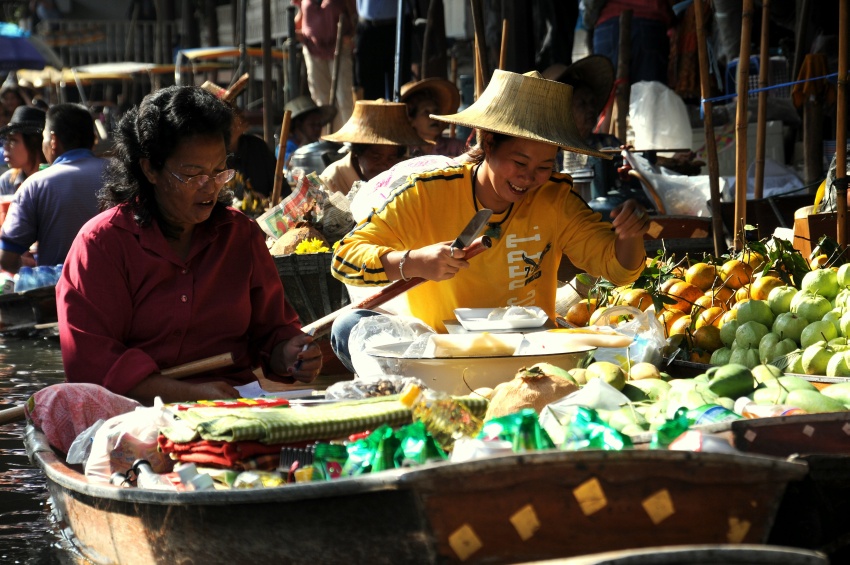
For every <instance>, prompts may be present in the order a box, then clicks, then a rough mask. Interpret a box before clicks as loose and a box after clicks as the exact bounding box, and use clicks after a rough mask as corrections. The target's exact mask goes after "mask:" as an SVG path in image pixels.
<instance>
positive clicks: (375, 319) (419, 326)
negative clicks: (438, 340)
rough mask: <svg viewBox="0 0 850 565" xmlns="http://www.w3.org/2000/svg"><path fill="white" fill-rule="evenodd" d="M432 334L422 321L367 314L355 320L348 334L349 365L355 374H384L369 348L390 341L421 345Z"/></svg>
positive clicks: (415, 345) (390, 342)
mask: <svg viewBox="0 0 850 565" xmlns="http://www.w3.org/2000/svg"><path fill="white" fill-rule="evenodd" d="M433 333H435V332H434V330H433V329H432V328H430V327H429V326H428V325H426V324H425V323H423V322H422V321H421V320H418V319H416V318H411V317H407V316H386V315H383V314H379V315H377V316H369V317H366V318H363V319H361V320H360V321H359V322H357V325H355V326H354V328H353V329H352V330H351V335H350V336H349V337H348V350H349V352H350V354H351V364H352V365H353V366H354V372H355V373H357V375H358V377H374V376H379V375H384V374H385V371H384V370H383V369H382V367H381V365H380V364H379V363H378V361H376V360H375V359H374V358H373V357H372V356H370V355H369V354H368V353H366V350H367V349H369V348H370V347H375V346H377V345H387V344H392V343H409V344H411V345H414V348H416V347H424V345H422V342H423V341H424V340H425V339H427V337H428V335H430V334H433Z"/></svg>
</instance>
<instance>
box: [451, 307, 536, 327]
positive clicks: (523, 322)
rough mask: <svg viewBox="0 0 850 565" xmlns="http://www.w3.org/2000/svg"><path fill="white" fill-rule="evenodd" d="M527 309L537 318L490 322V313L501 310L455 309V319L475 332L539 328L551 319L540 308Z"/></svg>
mask: <svg viewBox="0 0 850 565" xmlns="http://www.w3.org/2000/svg"><path fill="white" fill-rule="evenodd" d="M526 309H527V310H529V311H531V312H533V313H534V314H535V317H534V318H520V319H514V320H488V319H487V316H489V315H490V312H492V311H493V310H499V308H455V317H456V318H457V321H458V322H460V325H461V326H463V328H464V329H465V330H468V331H473V332H487V331H497V330H523V329H530V328H539V327H540V326H542V325H543V324H545V323H546V320H548V319H549V316H547V315H546V312H544V311H543V310H542V309H541V308H539V307H538V306H527V307H526Z"/></svg>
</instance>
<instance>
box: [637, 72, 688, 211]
mask: <svg viewBox="0 0 850 565" xmlns="http://www.w3.org/2000/svg"><path fill="white" fill-rule="evenodd" d="M629 116H630V119H631V125H632V129H633V130H634V134H635V137H634V146H635V147H636V148H638V149H691V141H692V137H693V133H692V129H691V120H690V118H688V110H687V108H686V107H685V103H684V102H683V101H682V99H681V98H680V97H679V95H678V94H676V93H675V92H674V91H673V90H671V89H670V88H668V87H667V86H665V85H664V84H662V83H660V82H657V81H645V80H642V81H640V82H636V83H634V84H633V85H632V90H631V98H630V100H629ZM668 213H669V212H668Z"/></svg>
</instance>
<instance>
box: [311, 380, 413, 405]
mask: <svg viewBox="0 0 850 565" xmlns="http://www.w3.org/2000/svg"><path fill="white" fill-rule="evenodd" d="M410 383H412V384H415V385H417V386H418V387H419V388H428V387H427V386H425V384H424V383H423V382H422V381H420V380H419V379H417V378H416V377H403V376H401V375H384V376H381V377H358V378H356V379H354V380H353V381H340V382H338V383H334V384H332V385H331V386H329V387H328V388H327V390H325V398H327V399H329V400H359V399H361V398H371V397H375V396H387V395H390V394H399V393H401V391H402V389H404V387H405V386H406V385H407V384H410Z"/></svg>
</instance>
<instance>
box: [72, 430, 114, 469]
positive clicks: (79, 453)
mask: <svg viewBox="0 0 850 565" xmlns="http://www.w3.org/2000/svg"><path fill="white" fill-rule="evenodd" d="M104 422H106V420H98V421H97V422H95V423H94V424H92V425H91V426H89V427H88V428H86V429H85V430H83V431H82V432H80V435H78V436H77V437H76V438H75V439H74V441H73V442H72V443H71V447H69V448H68V456H67V457H66V458H65V461H67V462H68V463H69V464H71V465H85V464H86V461H87V460H88V458H89V454H90V453H91V446H92V442H93V441H94V436H95V434H96V433H97V430H99V429H100V427H101V426H102V425H103V423H104Z"/></svg>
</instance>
